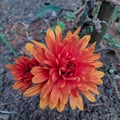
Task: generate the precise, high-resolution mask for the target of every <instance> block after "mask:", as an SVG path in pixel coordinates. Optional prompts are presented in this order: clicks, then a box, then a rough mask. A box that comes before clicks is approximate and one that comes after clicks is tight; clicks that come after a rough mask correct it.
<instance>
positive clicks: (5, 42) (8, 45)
mask: <svg viewBox="0 0 120 120" xmlns="http://www.w3.org/2000/svg"><path fill="white" fill-rule="evenodd" d="M0 39H1V40H2V41H3V43H4V44H5V45H6V46H7V47H8V48H9V49H10V51H11V52H12V53H13V55H14V56H15V57H18V54H17V53H16V52H15V50H14V49H13V48H12V46H11V45H10V43H9V42H8V41H7V39H6V38H5V36H4V35H3V34H0Z"/></svg>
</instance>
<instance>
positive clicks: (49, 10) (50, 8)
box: [37, 5, 61, 18]
mask: <svg viewBox="0 0 120 120" xmlns="http://www.w3.org/2000/svg"><path fill="white" fill-rule="evenodd" d="M60 11H61V8H60V7H59V6H55V5H44V6H43V7H41V8H40V9H39V11H38V13H37V17H38V18H44V17H46V16H49V14H56V15H58V14H59V12H60Z"/></svg>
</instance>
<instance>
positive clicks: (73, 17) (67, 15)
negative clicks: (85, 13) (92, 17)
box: [65, 12, 76, 21]
mask: <svg viewBox="0 0 120 120" xmlns="http://www.w3.org/2000/svg"><path fill="white" fill-rule="evenodd" d="M65 18H66V19H67V20H68V21H74V20H75V18H76V17H75V15H74V14H73V13H72V12H67V13H66V14H65Z"/></svg>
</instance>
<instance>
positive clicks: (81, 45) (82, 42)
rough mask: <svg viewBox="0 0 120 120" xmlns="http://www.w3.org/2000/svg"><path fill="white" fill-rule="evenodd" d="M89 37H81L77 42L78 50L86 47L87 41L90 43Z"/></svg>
mask: <svg viewBox="0 0 120 120" xmlns="http://www.w3.org/2000/svg"><path fill="white" fill-rule="evenodd" d="M90 38H91V36H90V35H85V36H84V37H82V38H81V39H80V41H79V48H80V50H83V49H85V48H86V47H87V45H88V43H89V41H90Z"/></svg>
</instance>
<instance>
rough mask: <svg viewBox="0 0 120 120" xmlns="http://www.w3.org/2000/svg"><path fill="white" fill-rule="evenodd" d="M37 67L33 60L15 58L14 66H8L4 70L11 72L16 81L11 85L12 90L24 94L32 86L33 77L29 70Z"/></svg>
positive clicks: (22, 57)
mask: <svg viewBox="0 0 120 120" xmlns="http://www.w3.org/2000/svg"><path fill="white" fill-rule="evenodd" d="M37 65H38V62H37V61H36V60H35V59H34V58H28V57H24V56H20V57H19V58H15V64H8V65H6V68H8V69H10V70H11V74H12V75H13V76H14V77H15V78H14V80H15V81H16V82H15V84H14V85H13V89H19V90H20V92H24V91H25V90H26V89H28V88H29V87H30V86H31V85H32V78H33V75H32V73H31V72H30V71H31V69H32V68H33V67H35V66H37Z"/></svg>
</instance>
